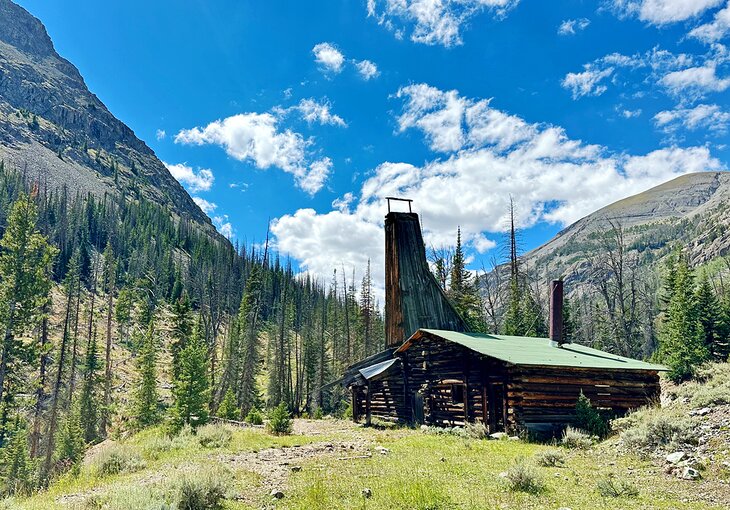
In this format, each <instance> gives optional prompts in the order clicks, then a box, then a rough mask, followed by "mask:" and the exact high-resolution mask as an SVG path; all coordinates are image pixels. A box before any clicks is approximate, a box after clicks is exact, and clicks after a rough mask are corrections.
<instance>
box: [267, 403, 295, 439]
mask: <svg viewBox="0 0 730 510" xmlns="http://www.w3.org/2000/svg"><path fill="white" fill-rule="evenodd" d="M267 428H268V430H269V432H270V433H272V434H274V435H276V436H284V435H287V434H291V431H292V421H291V417H290V416H289V410H288V409H287V408H286V404H285V403H284V402H282V403H281V404H279V405H278V406H276V407H275V408H274V409H272V410H271V413H269V423H268V426H267Z"/></svg>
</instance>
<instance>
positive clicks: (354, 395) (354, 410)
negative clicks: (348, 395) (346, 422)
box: [352, 386, 360, 423]
mask: <svg viewBox="0 0 730 510" xmlns="http://www.w3.org/2000/svg"><path fill="white" fill-rule="evenodd" d="M357 393H358V389H357V386H353V387H352V421H354V422H355V423H357V420H358V419H359V418H360V415H359V413H358V408H357Z"/></svg>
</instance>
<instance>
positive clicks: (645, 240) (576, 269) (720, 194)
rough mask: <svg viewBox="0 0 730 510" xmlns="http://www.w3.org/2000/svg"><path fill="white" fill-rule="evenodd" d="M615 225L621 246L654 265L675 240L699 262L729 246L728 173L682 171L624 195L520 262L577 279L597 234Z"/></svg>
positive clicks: (593, 250) (595, 244) (595, 245)
mask: <svg viewBox="0 0 730 510" xmlns="http://www.w3.org/2000/svg"><path fill="white" fill-rule="evenodd" d="M613 226H620V227H621V229H622V230H623V233H624V240H625V244H626V245H627V246H628V247H629V249H630V250H632V251H638V252H639V253H640V254H641V255H642V258H641V260H642V262H643V263H645V264H653V263H654V262H656V261H657V260H659V259H661V257H662V256H664V255H666V253H668V252H669V251H670V250H671V249H672V247H674V246H675V245H677V243H680V244H681V245H682V246H685V247H687V248H688V249H689V254H690V258H691V260H692V262H693V263H695V264H699V263H703V262H706V261H708V260H711V259H712V258H715V257H717V256H720V255H725V254H727V253H728V250H729V249H730V231H729V229H728V227H730V173H726V172H700V173H693V174H687V175H683V176H681V177H677V178H676V179H673V180H671V181H669V182H666V183H664V184H661V185H659V186H656V187H654V188H652V189H650V190H647V191H645V192H643V193H639V194H637V195H634V196H631V197H628V198H625V199H623V200H620V201H618V202H615V203H613V204H611V205H608V206H606V207H604V208H602V209H599V210H598V211H596V212H594V213H592V214H590V215H588V216H586V217H585V218H582V219H580V220H578V221H577V222H575V223H573V224H572V225H570V226H569V227H567V228H565V229H564V230H562V231H561V232H559V233H558V234H557V235H556V236H555V237H554V238H553V239H551V240H550V241H548V242H547V243H546V244H544V245H542V246H540V247H538V248H536V249H534V250H532V251H530V252H529V253H527V254H525V255H524V257H523V259H522V260H523V263H524V264H526V265H527V267H530V268H541V273H542V272H543V271H547V273H548V274H549V275H550V276H551V277H556V276H564V277H566V279H567V280H568V281H570V280H571V279H577V280H580V279H582V276H583V269H585V268H586V267H587V265H588V263H587V261H588V260H589V259H590V258H591V257H592V256H594V255H595V254H596V251H597V250H599V248H598V246H599V238H600V236H601V234H602V233H604V232H607V231H609V230H611V229H612V228H613Z"/></svg>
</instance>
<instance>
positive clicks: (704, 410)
mask: <svg viewBox="0 0 730 510" xmlns="http://www.w3.org/2000/svg"><path fill="white" fill-rule="evenodd" d="M711 411H712V409H710V408H709V407H703V408H701V409H692V410H691V411H690V412H689V414H690V416H704V415H706V414H709V413H710V412H711Z"/></svg>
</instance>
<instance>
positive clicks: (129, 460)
mask: <svg viewBox="0 0 730 510" xmlns="http://www.w3.org/2000/svg"><path fill="white" fill-rule="evenodd" d="M92 466H93V467H94V468H95V469H96V471H97V472H98V473H99V474H100V475H102V476H107V475H116V474H119V473H134V472H135V471H139V470H140V469H143V468H144V467H145V463H144V461H143V460H142V457H141V456H140V454H139V453H138V452H137V450H135V449H134V448H132V447H130V446H127V445H117V444H112V445H109V446H107V447H105V448H102V449H101V450H100V451H99V452H98V453H97V454H96V456H95V457H94V459H93V461H92Z"/></svg>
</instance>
